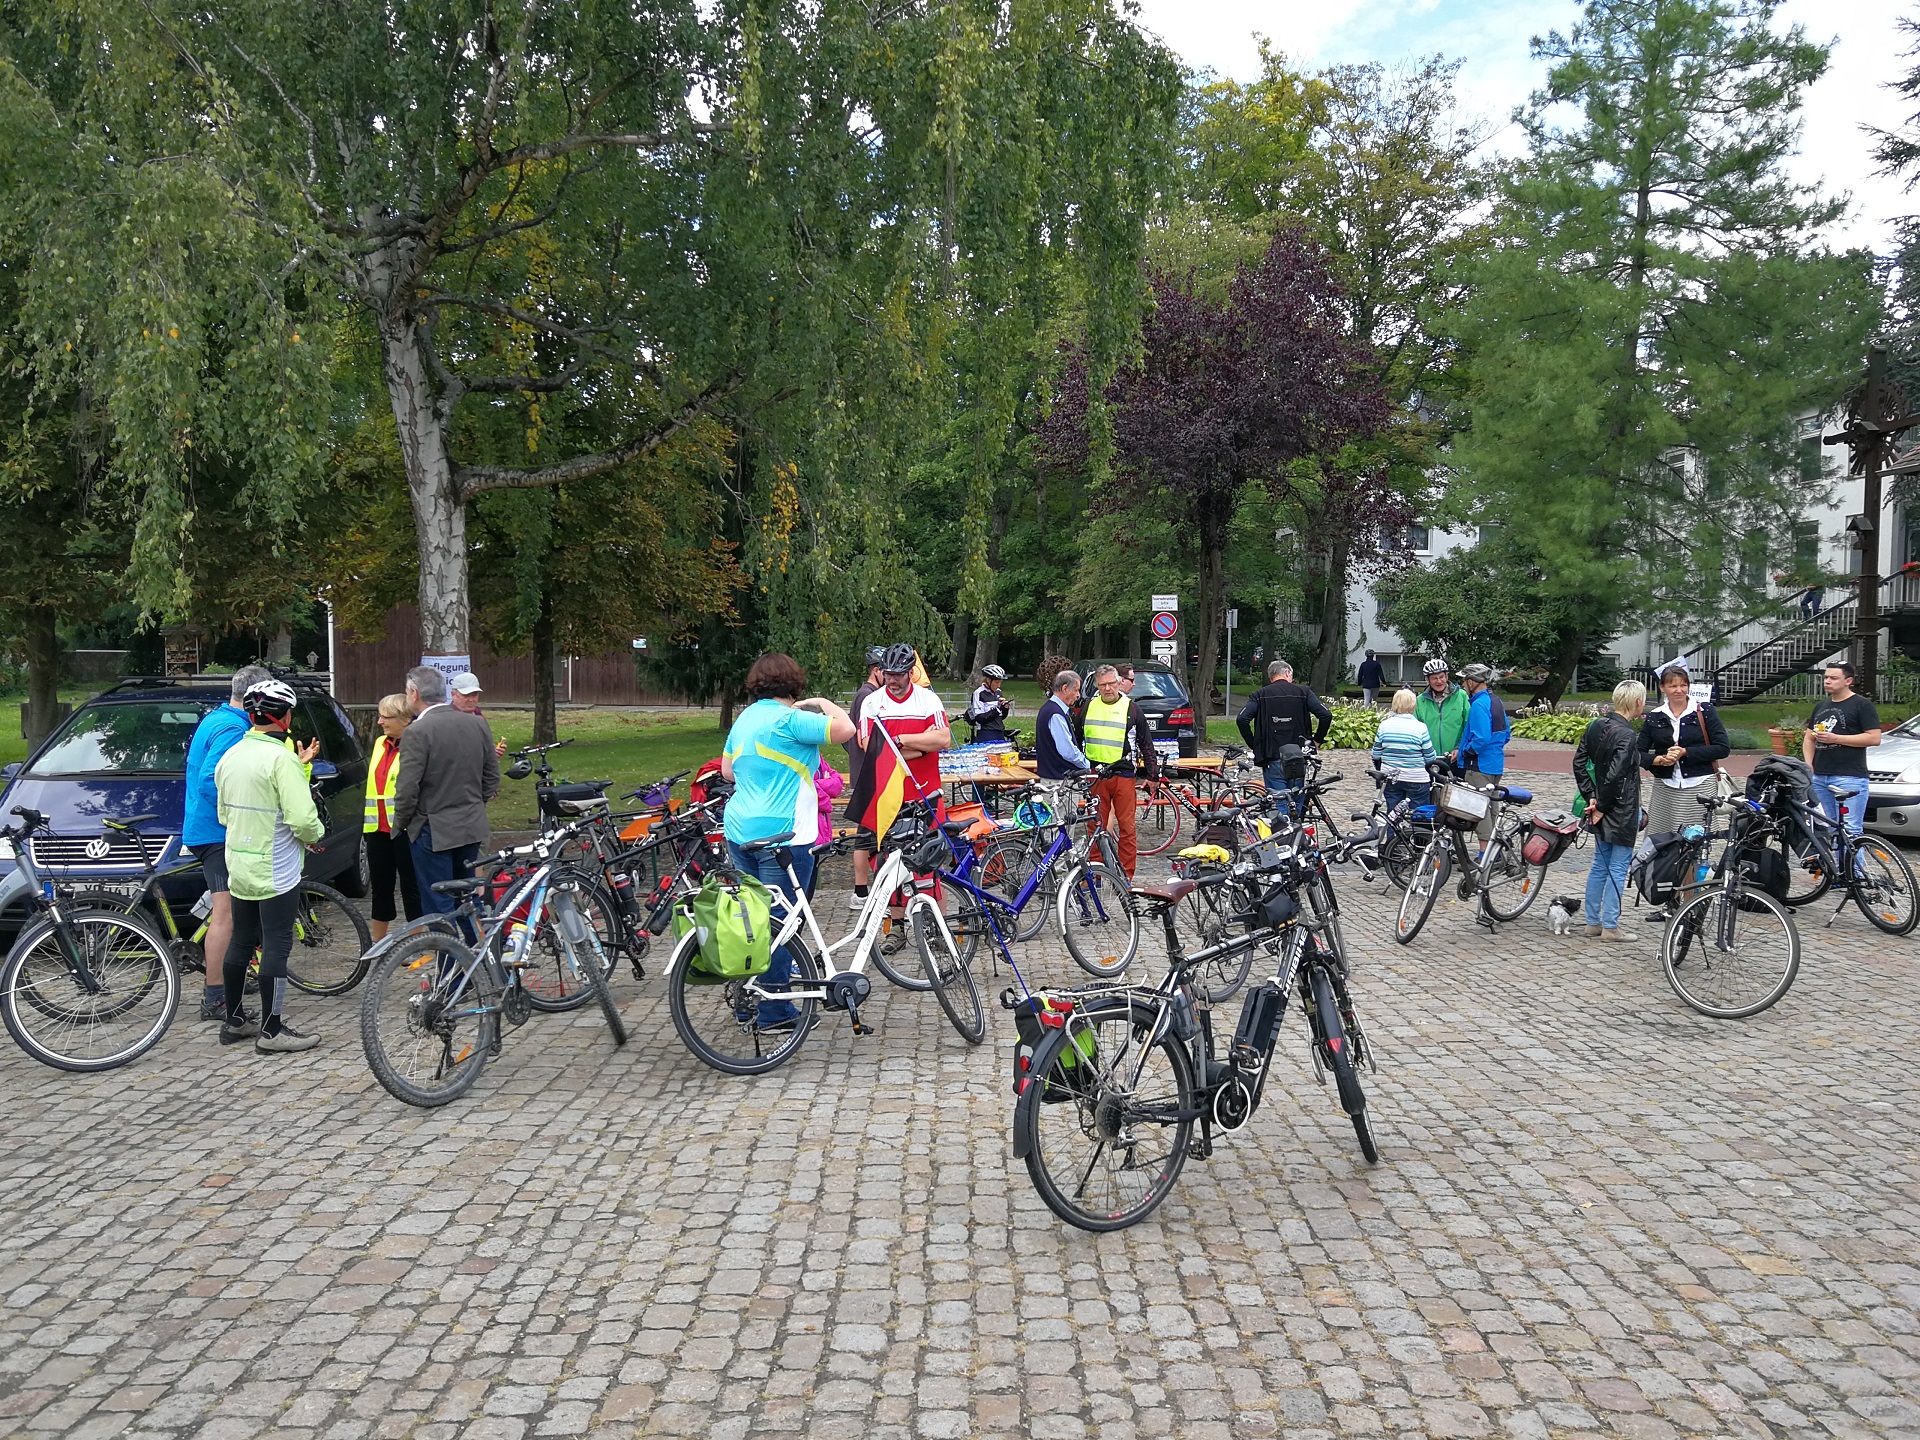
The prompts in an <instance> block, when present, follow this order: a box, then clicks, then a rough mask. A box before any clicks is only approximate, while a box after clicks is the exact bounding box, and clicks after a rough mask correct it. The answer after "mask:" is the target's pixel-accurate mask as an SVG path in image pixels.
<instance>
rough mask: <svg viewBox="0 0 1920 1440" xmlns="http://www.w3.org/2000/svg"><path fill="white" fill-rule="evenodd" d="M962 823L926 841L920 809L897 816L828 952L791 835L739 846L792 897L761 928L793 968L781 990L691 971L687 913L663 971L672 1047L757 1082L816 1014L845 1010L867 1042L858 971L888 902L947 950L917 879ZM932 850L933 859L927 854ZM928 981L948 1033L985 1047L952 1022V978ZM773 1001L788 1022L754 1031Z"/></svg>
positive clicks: (798, 1041)
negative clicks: (778, 876) (781, 873)
mask: <svg viewBox="0 0 1920 1440" xmlns="http://www.w3.org/2000/svg"><path fill="white" fill-rule="evenodd" d="M969 823H971V822H968V821H964V820H948V821H945V822H943V824H942V826H941V831H942V833H940V834H938V835H935V834H933V833H932V824H931V821H930V818H929V816H928V814H927V813H926V812H925V811H924V810H923V809H922V808H921V807H920V806H918V805H912V806H908V807H906V808H904V809H903V810H902V811H901V813H900V816H899V818H897V819H896V820H895V821H894V823H893V825H892V826H891V827H890V828H889V829H888V831H887V834H886V835H885V836H884V837H882V840H881V844H880V850H881V860H880V864H879V867H878V869H877V870H876V871H875V873H874V877H873V883H872V886H871V888H870V890H869V892H868V894H867V898H866V901H865V903H864V904H862V905H861V907H860V913H859V915H858V916H857V917H856V918H855V920H854V925H853V929H852V930H851V931H849V932H848V933H847V934H846V935H844V936H842V937H841V938H840V939H839V940H836V941H834V942H833V943H832V944H828V943H827V937H826V934H825V932H824V931H822V930H821V928H820V921H819V919H818V917H817V916H816V915H815V914H814V910H813V904H812V902H811V901H810V900H808V898H807V896H806V893H805V892H804V891H803V890H801V889H800V886H799V881H798V877H797V876H796V875H795V873H794V869H793V852H792V849H791V848H790V846H789V842H790V841H791V840H792V839H793V833H792V832H791V831H786V832H783V833H781V834H779V835H770V836H767V837H766V838H765V839H761V840H753V841H749V842H748V843H746V844H744V845H742V846H741V847H740V848H741V849H743V850H746V851H749V852H753V853H759V852H762V851H771V852H772V854H773V856H774V858H775V859H776V860H778V861H779V862H780V865H781V867H782V868H783V869H784V870H786V872H787V877H788V880H789V882H790V883H791V884H792V885H793V888H794V891H795V896H794V898H793V899H791V900H789V899H788V898H787V896H786V895H785V894H784V893H782V892H781V891H779V890H771V892H770V893H771V897H772V904H771V912H772V913H771V915H770V919H769V923H770V924H771V925H772V927H773V934H772V936H771V937H770V940H769V944H768V950H769V951H770V952H771V951H774V950H780V949H783V948H784V949H785V950H786V952H787V954H788V956H789V957H790V958H791V961H792V970H791V973H790V975H789V977H788V979H787V980H786V982H785V983H784V986H782V985H781V984H778V983H776V982H770V981H767V980H765V979H764V978H763V977H764V974H765V972H764V971H763V972H761V973H760V974H754V975H745V976H738V977H722V976H717V975H710V974H708V973H707V972H705V971H703V970H700V969H698V968H697V967H696V966H695V965H694V963H693V962H694V958H695V956H696V955H697V954H698V953H699V950H700V933H699V931H698V929H697V928H694V927H693V925H692V921H693V916H692V912H691V910H690V909H689V910H688V911H687V920H688V922H689V928H688V930H687V933H686V934H685V935H683V936H681V938H680V940H679V942H678V943H677V944H676V945H675V946H674V948H673V954H672V956H671V957H670V958H669V959H668V961H667V1012H668V1014H669V1015H671V1016H672V1018H673V1028H674V1029H675V1030H676V1031H677V1032H678V1033H679V1035H680V1039H681V1042H682V1043H683V1044H684V1045H685V1046H686V1047H687V1049H688V1050H690V1051H692V1052H693V1054H694V1055H695V1056H696V1057H697V1058H698V1059H699V1060H700V1061H701V1062H702V1063H704V1064H707V1065H710V1066H712V1067H713V1068H714V1069H715V1070H719V1071H721V1072H723V1073H725V1074H728V1075H764V1074H766V1073H767V1072H768V1071H770V1070H775V1069H778V1068H779V1067H780V1066H782V1065H784V1064H786V1063H787V1061H789V1060H791V1059H792V1058H793V1057H794V1056H795V1055H796V1054H798V1053H799V1050H800V1046H801V1045H802V1044H804V1043H805V1042H806V1038H807V1036H808V1034H809V1033H810V1032H811V1031H812V1029H813V1025H814V1021H815V1018H816V1016H817V1014H818V1012H819V1010H820V1008H821V1007H823V1006H824V1007H825V1008H826V1009H828V1010H844V1011H845V1012H846V1014H847V1019H848V1021H849V1022H850V1023H851V1024H852V1026H853V1033H854V1034H855V1035H871V1034H872V1033H873V1027H871V1026H870V1025H867V1024H865V1023H863V1022H862V1021H861V1019H860V1007H861V1006H862V1005H864V1004H866V1002H867V1001H868V999H869V998H871V996H872V994H873V982H872V981H871V980H869V979H868V978H867V974H866V967H867V961H868V960H869V959H878V956H879V948H880V945H879V942H880V937H881V934H882V932H883V930H884V928H885V926H886V922H887V909H888V906H889V904H890V903H891V899H892V897H893V895H894V894H895V892H897V891H906V892H907V901H906V913H905V917H904V918H905V921H906V924H907V925H908V927H909V929H910V930H911V929H913V928H914V927H915V926H919V925H933V926H935V927H937V928H939V929H940V930H941V931H942V932H943V933H946V940H947V944H948V945H949V946H951V945H952V936H951V933H950V932H946V924H947V922H946V918H945V916H944V915H942V914H941V912H940V908H939V906H938V904H937V903H936V902H935V900H934V898H933V895H932V893H931V891H932V883H933V882H932V881H931V880H925V881H922V880H920V879H918V878H916V875H919V874H926V873H927V872H929V871H931V870H932V869H934V868H936V867H937V866H938V864H939V863H940V861H941V859H942V858H943V857H946V856H948V855H950V854H951V850H950V847H949V846H948V844H947V838H948V837H949V836H957V835H958V834H960V833H961V832H963V831H964V830H965V828H966V826H967V825H968V824H969ZM936 842H937V844H938V852H937V853H935V849H934V845H935V843H936ZM680 903H681V904H683V905H684V904H685V903H686V902H685V901H684V900H683V901H681V902H680ZM803 930H804V931H805V932H806V934H805V936H804V937H803V935H802V933H801V932H802V931H803ZM920 948H921V949H922V951H923V953H924V952H925V951H926V950H927V948H928V946H927V944H926V943H925V942H922V943H921V947H920ZM849 950H850V951H851V954H850V955H849V956H848V958H847V961H846V964H845V967H844V968H836V966H835V956H836V955H841V954H846V953H847V952H848V951H849ZM816 957H817V958H816ZM823 962H824V966H825V968H824V970H823V968H822V967H823ZM880 971H881V973H882V974H883V975H886V976H887V977H888V978H889V979H892V978H893V974H894V972H893V971H892V970H890V969H889V967H888V966H886V965H884V964H882V965H881V966H880ZM928 980H929V983H928V986H927V988H930V989H932V990H933V992H934V994H935V997H936V998H937V999H938V1000H939V1003H940V1008H941V1009H942V1010H943V1011H944V1012H945V1013H946V1015H947V1017H948V1018H949V1019H950V1020H951V1021H952V1022H953V1025H954V1028H955V1029H956V1030H958V1031H959V1032H960V1034H961V1036H962V1038H964V1039H966V1040H967V1042H968V1043H969V1044H973V1045H978V1044H979V1043H980V1042H981V1040H983V1039H984V1038H985V1022H984V1019H982V1021H981V1023H980V1025H979V1026H978V1027H974V1026H972V1025H971V1024H969V1023H966V1017H965V1016H963V1015H962V1014H961V1013H960V1010H961V1005H962V1003H963V1002H962V999H961V997H960V996H958V995H957V994H954V993H950V992H951V990H956V989H958V988H959V986H960V985H961V983H962V982H961V977H960V975H958V974H949V973H942V974H940V975H938V976H935V975H932V974H930V975H929V977H928ZM895 983H896V984H897V983H898V982H897V981H896V982H895ZM964 984H965V986H966V988H967V989H968V990H969V991H971V989H972V976H971V974H970V973H969V974H967V975H966V977H965V981H964ZM903 988H909V987H903ZM781 1001H785V1002H786V1003H788V1004H790V1005H792V1006H793V1008H794V1012H795V1013H794V1018H793V1020H792V1022H791V1023H790V1024H789V1023H782V1024H781V1025H779V1026H777V1027H763V1026H762V1025H761V1024H760V1021H759V1008H760V1006H761V1004H763V1003H776V1004H777V1003H779V1002H781ZM978 1009H979V996H978V994H977V993H975V994H973V997H972V1003H971V1006H970V1007H969V1011H970V1013H971V1012H977V1011H978Z"/></svg>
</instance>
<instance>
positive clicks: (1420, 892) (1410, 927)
mask: <svg viewBox="0 0 1920 1440" xmlns="http://www.w3.org/2000/svg"><path fill="white" fill-rule="evenodd" d="M1447 850H1448V847H1447V837H1446V834H1445V832H1443V831H1439V830H1436V831H1435V832H1434V835H1433V839H1432V840H1430V841H1428V842H1427V848H1426V849H1424V850H1422V851H1421V852H1420V858H1419V859H1418V860H1417V861H1415V862H1414V867H1413V874H1412V875H1411V876H1409V877H1408V879H1407V891H1406V894H1404V895H1402V896H1401V897H1400V913H1399V915H1398V916H1396V917H1395V919H1394V922H1393V938H1394V939H1395V940H1398V941H1399V942H1400V943H1401V944H1402V945H1411V944H1412V943H1413V939H1414V936H1416V935H1418V934H1419V933H1420V927H1421V926H1422V925H1424V924H1426V923H1427V916H1429V915H1431V914H1432V913H1433V902H1434V901H1436V900H1438V899H1439V898H1440V892H1441V891H1442V890H1444V889H1446V888H1447V876H1448V875H1450V874H1452V873H1453V857H1452V856H1451V855H1449V854H1448V853H1447Z"/></svg>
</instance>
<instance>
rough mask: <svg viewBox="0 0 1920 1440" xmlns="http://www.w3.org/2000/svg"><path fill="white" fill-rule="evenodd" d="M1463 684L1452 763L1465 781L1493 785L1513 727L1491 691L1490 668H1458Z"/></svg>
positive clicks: (1485, 827)
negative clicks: (1463, 705)
mask: <svg viewBox="0 0 1920 1440" xmlns="http://www.w3.org/2000/svg"><path fill="white" fill-rule="evenodd" d="M1460 678H1461V679H1462V680H1464V681H1466V685H1467V696H1468V699H1467V728H1466V729H1465V730H1463V731H1461V732H1460V749H1459V750H1458V751H1457V752H1456V753H1455V763H1456V764H1458V765H1459V767H1460V768H1461V769H1462V770H1464V771H1465V772H1466V779H1467V783H1468V784H1469V785H1480V786H1485V785H1497V784H1498V783H1499V782H1500V777H1501V776H1502V775H1504V774H1506V772H1507V741H1508V740H1510V739H1512V738H1513V727H1512V726H1511V725H1510V724H1509V723H1508V722H1507V707H1506V706H1504V705H1502V704H1501V703H1500V697H1499V696H1498V695H1496V694H1494V693H1493V690H1492V688H1491V687H1492V685H1493V678H1494V676H1493V670H1492V669H1491V668H1490V667H1489V666H1486V665H1469V666H1467V668H1466V669H1464V670H1462V671H1461V672H1460ZM1478 834H1479V836H1480V838H1481V839H1482V840H1485V839H1487V838H1489V837H1490V836H1491V835H1492V834H1493V816H1492V814H1491V813H1489V814H1488V816H1487V818H1486V819H1485V820H1483V821H1481V822H1480V825H1479V827H1478Z"/></svg>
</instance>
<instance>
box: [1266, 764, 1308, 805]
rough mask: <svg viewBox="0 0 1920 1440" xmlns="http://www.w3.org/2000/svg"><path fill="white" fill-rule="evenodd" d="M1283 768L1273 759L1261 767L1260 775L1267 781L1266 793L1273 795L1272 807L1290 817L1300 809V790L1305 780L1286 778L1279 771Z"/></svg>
mask: <svg viewBox="0 0 1920 1440" xmlns="http://www.w3.org/2000/svg"><path fill="white" fill-rule="evenodd" d="M1284 768H1285V767H1284V766H1283V764H1282V763H1281V762H1280V761H1278V760H1275V761H1273V762H1271V763H1270V764H1267V765H1263V766H1262V767H1261V769H1260V776H1261V778H1262V779H1263V780H1265V781H1266V782H1267V793H1268V794H1269V795H1271V796H1273V803H1274V808H1275V809H1277V810H1278V811H1279V812H1280V813H1281V814H1282V815H1285V816H1287V817H1288V818H1289V819H1291V818H1292V817H1293V815H1294V814H1296V813H1297V812H1298V811H1299V809H1300V791H1301V788H1302V787H1303V786H1304V784H1305V783H1306V782H1305V781H1301V780H1289V779H1287V777H1286V776H1285V775H1283V774H1281V773H1280V772H1281V770H1282V769H1284Z"/></svg>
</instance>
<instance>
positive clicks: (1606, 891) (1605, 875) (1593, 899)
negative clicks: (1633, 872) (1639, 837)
mask: <svg viewBox="0 0 1920 1440" xmlns="http://www.w3.org/2000/svg"><path fill="white" fill-rule="evenodd" d="M1632 865H1633V846H1631V845H1615V844H1612V843H1610V842H1609V841H1606V840H1602V839H1600V837H1599V836H1597V835H1596V836H1595V837H1594V841H1593V868H1592V869H1591V870H1589V871H1587V923H1588V924H1589V925H1598V926H1599V927H1600V928H1601V929H1602V930H1617V929H1619V928H1620V902H1621V901H1622V900H1624V899H1625V898H1626V894H1627V871H1628V869H1629V868H1631V867H1632Z"/></svg>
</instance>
